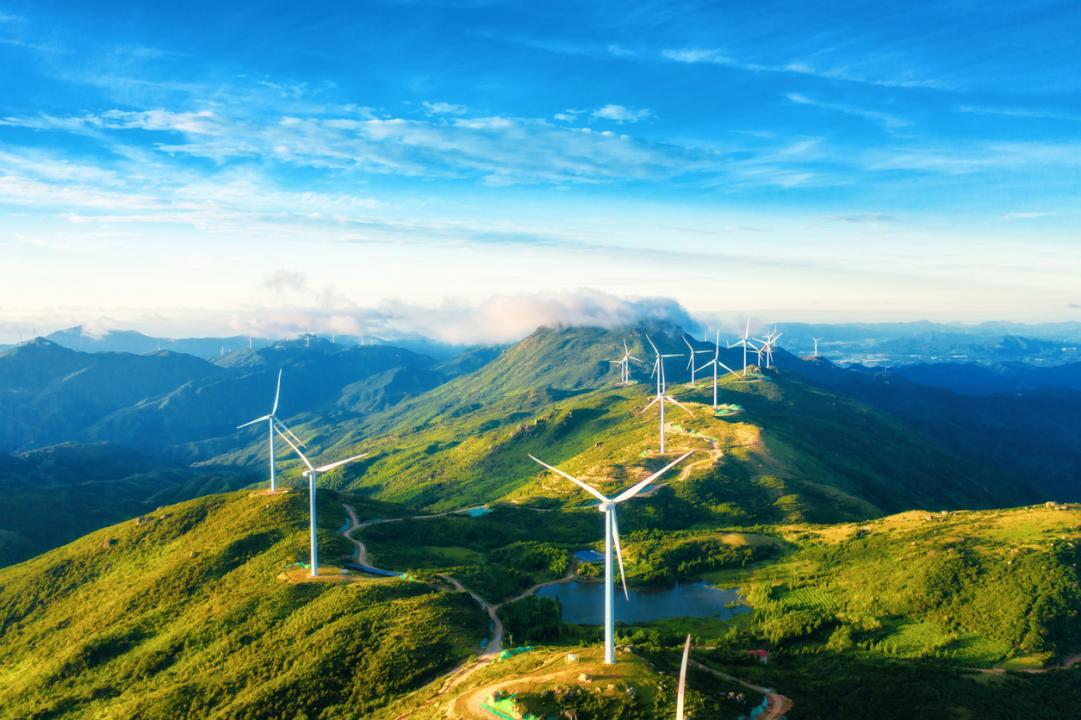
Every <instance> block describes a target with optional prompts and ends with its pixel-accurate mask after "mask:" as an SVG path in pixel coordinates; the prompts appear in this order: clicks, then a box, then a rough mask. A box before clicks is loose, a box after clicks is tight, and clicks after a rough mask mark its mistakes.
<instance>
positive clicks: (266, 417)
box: [236, 415, 274, 430]
mask: <svg viewBox="0 0 1081 720" xmlns="http://www.w3.org/2000/svg"><path fill="white" fill-rule="evenodd" d="M272 417H274V416H273V415H264V416H263V417H257V418H255V419H254V420H249V421H248V422H246V423H244V424H243V425H237V426H236V429H237V430H239V429H240V428H246V427H248V426H249V425H254V424H255V423H257V422H263V421H264V420H269V419H270V418H272Z"/></svg>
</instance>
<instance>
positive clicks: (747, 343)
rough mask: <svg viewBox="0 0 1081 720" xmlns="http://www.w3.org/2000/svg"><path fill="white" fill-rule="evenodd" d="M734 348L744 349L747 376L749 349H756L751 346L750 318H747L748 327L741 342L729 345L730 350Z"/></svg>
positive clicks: (745, 328)
mask: <svg viewBox="0 0 1081 720" xmlns="http://www.w3.org/2000/svg"><path fill="white" fill-rule="evenodd" d="M734 347H742V348H743V374H744V375H746V374H747V348H749V347H750V348H753V347H754V346H753V345H752V344H751V319H750V318H747V325H746V326H745V327H744V329H743V337H741V338H740V339H739V340H737V341H735V342H734V343H732V344H731V345H729V346H728V349H729V350H731V349H732V348H734Z"/></svg>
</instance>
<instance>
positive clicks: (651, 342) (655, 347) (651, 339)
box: [646, 334, 661, 355]
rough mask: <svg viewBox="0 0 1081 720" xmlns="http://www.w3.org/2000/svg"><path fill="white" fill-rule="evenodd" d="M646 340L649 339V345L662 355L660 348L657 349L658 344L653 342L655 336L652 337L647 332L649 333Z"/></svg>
mask: <svg viewBox="0 0 1081 720" xmlns="http://www.w3.org/2000/svg"><path fill="white" fill-rule="evenodd" d="M646 340H648V341H649V345H650V347H652V348H653V352H655V353H657V354H658V355H660V354H661V351H660V350H658V349H657V346H656V345H654V344H653V338H651V337H650V336H649V335H648V334H647V335H646Z"/></svg>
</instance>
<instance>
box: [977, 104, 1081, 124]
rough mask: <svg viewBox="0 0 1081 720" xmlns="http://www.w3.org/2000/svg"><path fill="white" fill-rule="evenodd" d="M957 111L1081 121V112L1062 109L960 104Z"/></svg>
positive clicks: (1011, 116)
mask: <svg viewBox="0 0 1081 720" xmlns="http://www.w3.org/2000/svg"><path fill="white" fill-rule="evenodd" d="M957 111H958V112H962V113H969V114H972V115H998V116H1001V117H1009V118H1030V119H1038V120H1066V121H1069V122H1081V114H1077V113H1068V112H1062V111H1060V110H1047V109H1042V108H1017V107H1012V108H1002V107H988V106H984V105H958V106H957Z"/></svg>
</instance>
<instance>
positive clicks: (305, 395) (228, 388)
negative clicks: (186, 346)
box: [0, 338, 464, 462]
mask: <svg viewBox="0 0 1081 720" xmlns="http://www.w3.org/2000/svg"><path fill="white" fill-rule="evenodd" d="M438 365H439V363H437V362H436V361H434V360H433V359H431V358H428V357H426V356H422V355H417V354H416V353H412V352H410V351H408V350H403V349H400V348H394V347H389V346H378V345H376V346H365V347H355V346H343V345H338V344H334V343H331V342H329V341H327V340H320V339H315V340H309V341H295V342H284V343H277V344H274V345H271V346H268V347H264V348H260V349H258V350H254V351H250V352H249V351H244V352H236V353H232V354H229V355H227V356H225V357H223V358H218V359H216V361H215V362H209V361H206V360H201V359H199V358H196V357H194V356H191V355H184V354H179V353H174V352H169V351H161V352H154V353H150V354H146V355H134V354H131V353H114V352H95V353H84V352H77V351H72V350H68V349H66V348H63V347H61V346H59V345H57V344H55V343H52V342H50V341H48V340H44V339H40V338H39V339H37V340H34V341H32V342H30V343H25V344H23V345H21V346H19V347H17V348H14V349H12V350H8V351H6V352H4V353H0V451H8V452H11V451H17V450H23V449H30V448H34V447H42V446H46V445H51V444H55V443H59V442H67V441H78V442H110V443H117V444H124V445H128V446H130V447H132V448H136V449H139V450H142V451H146V452H153V453H156V454H159V455H163V456H167V457H171V458H174V459H182V460H184V461H186V462H191V461H192V460H196V459H205V456H201V455H200V453H201V452H203V451H202V450H201V449H200V446H199V445H198V443H203V442H208V441H213V442H210V445H209V447H210V448H212V454H217V453H221V452H223V451H224V450H225V449H228V448H231V447H236V446H237V445H238V444H241V443H242V442H244V441H245V440H244V439H245V438H247V437H251V435H245V434H241V435H237V434H236V433H235V428H236V425H237V424H238V423H239V422H242V421H243V420H245V419H248V418H251V417H255V416H257V415H260V414H262V413H264V412H266V411H267V410H268V409H269V404H270V403H271V401H272V400H273V393H274V385H275V382H276V378H277V374H278V370H279V369H282V370H283V371H284V380H283V388H284V389H283V395H282V405H281V413H282V415H283V417H289V416H290V415H293V414H296V413H303V412H313V411H320V412H326V413H327V414H329V415H331V416H356V415H363V414H367V413H370V412H373V411H375V410H379V409H382V408H385V407H387V406H389V405H393V404H395V403H398V402H401V401H402V400H403V399H405V398H407V397H410V396H413V395H416V394H418V393H422V392H424V391H425V390H428V389H430V388H432V387H435V386H436V385H439V384H441V383H443V382H445V381H446V380H447V379H448V378H449V377H451V373H452V372H453V371H454V368H453V366H446V369H437V366H438ZM463 367H464V366H463Z"/></svg>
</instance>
